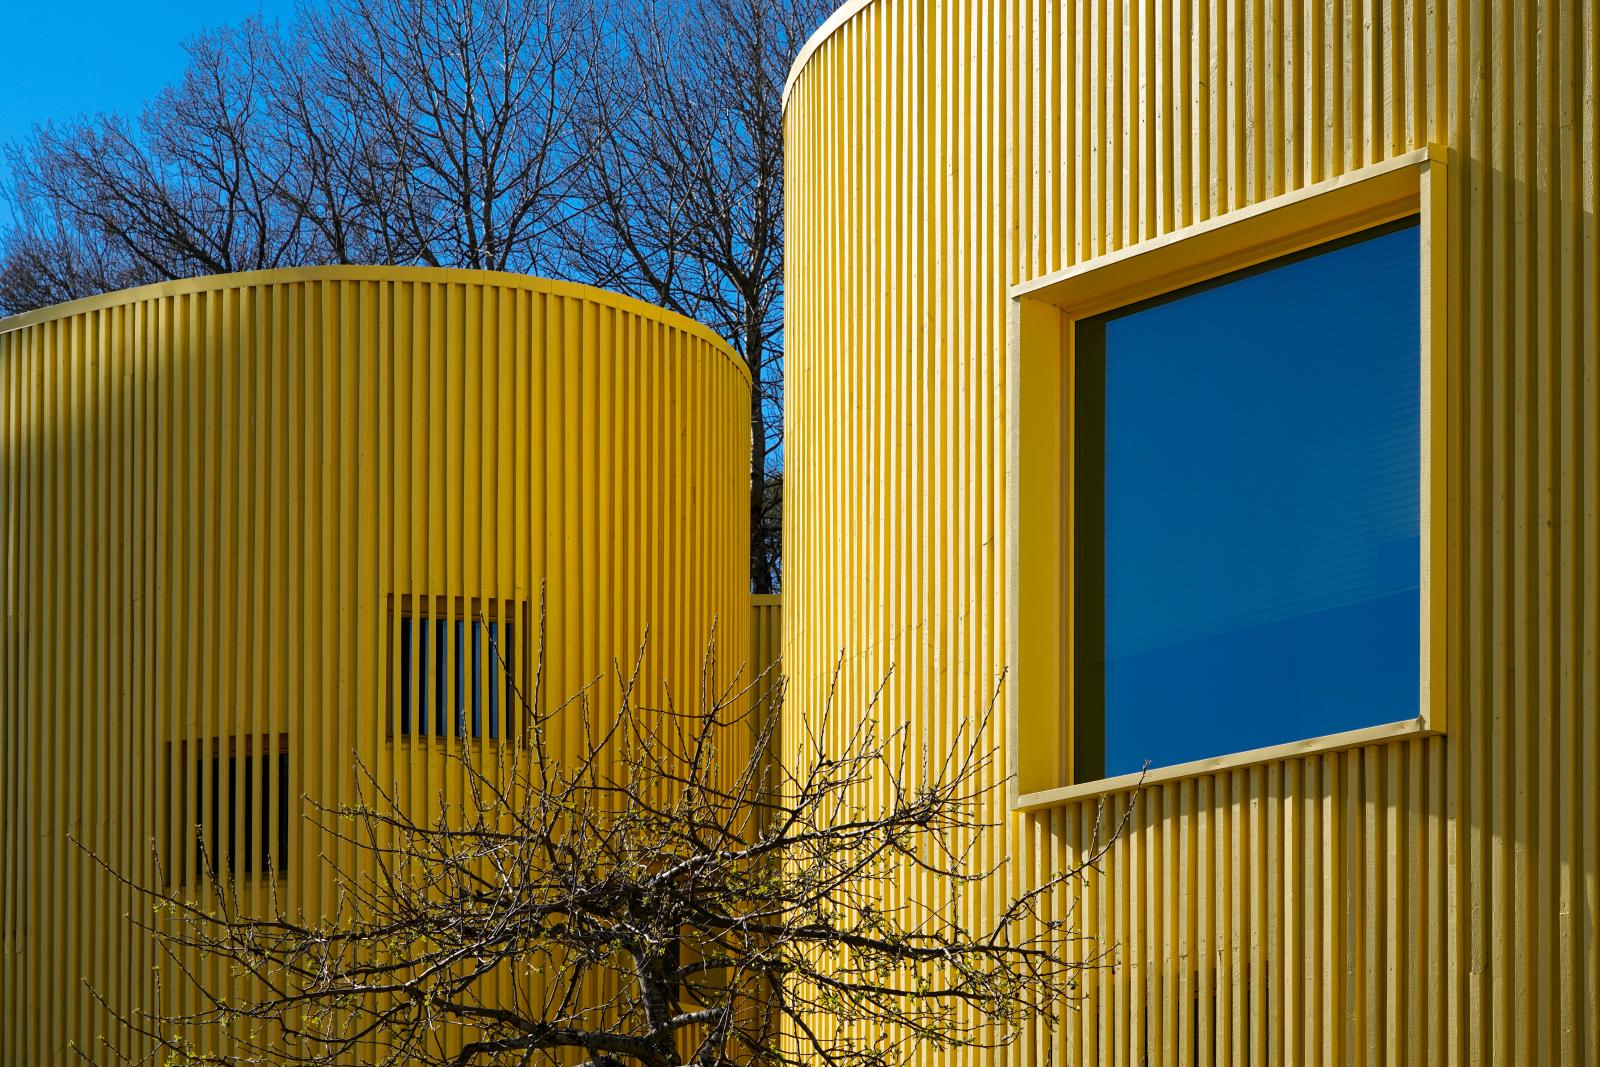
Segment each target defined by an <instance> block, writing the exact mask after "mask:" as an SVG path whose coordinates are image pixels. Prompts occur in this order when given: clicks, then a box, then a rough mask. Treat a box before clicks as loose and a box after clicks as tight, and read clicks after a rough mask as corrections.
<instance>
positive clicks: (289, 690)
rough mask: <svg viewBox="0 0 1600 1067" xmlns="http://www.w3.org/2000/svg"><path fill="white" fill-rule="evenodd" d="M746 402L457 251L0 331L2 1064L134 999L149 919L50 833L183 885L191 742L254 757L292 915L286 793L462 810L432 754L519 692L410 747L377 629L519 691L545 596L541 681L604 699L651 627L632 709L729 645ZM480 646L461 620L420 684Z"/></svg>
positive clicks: (479, 743)
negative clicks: (437, 664) (500, 650)
mask: <svg viewBox="0 0 1600 1067" xmlns="http://www.w3.org/2000/svg"><path fill="white" fill-rule="evenodd" d="M749 388H750V385H749V378H748V375H747V373H746V371H745V370H744V367H743V364H742V362H741V361H740V360H739V359H738V358H737V357H736V356H735V355H734V353H733V352H732V351H731V350H730V349H728V347H727V346H726V345H725V344H723V343H722V342H721V341H720V340H718V339H717V338H715V337H714V336H713V335H712V334H710V333H709V332H708V331H706V330H705V329H704V328H702V327H700V326H698V325H696V324H694V323H691V322H689V321H688V320H685V319H682V318H680V317H678V316H676V315H672V314H670V313H667V312H663V311H660V310H658V309H655V308H651V307H648V306H646V305H644V304H641V303H638V302H636V301H632V300H629V299H626V298H623V297H617V296H613V295H611V294H607V293H603V292H601V291H598V290H594V289H589V288H586V287H582V286H576V285H568V284H563V283H555V282H546V281H540V280H537V279H531V278H523V277H518V276H513V275H502V274H491V273H480V272H468V271H438V270H424V269H397V268H326V269H320V268H319V269H304V270H286V271H269V272H264V273H258V274H244V275H235V276H227V277H220V278H207V279H198V280H194V281H186V282H177V283H171V284H166V285H160V286H153V287H149V288H145V289H136V290H132V291H129V292H124V293H114V294H111V295H109V296H106V297H100V298H94V299H91V300H87V301H79V302H77V303H74V304H68V305H63V306H61V307H58V308H51V309H46V310H44V311H40V312H35V313H31V314H29V315H26V316H22V317H19V318H16V319H12V320H9V321H6V322H3V323H0V538H3V543H4V546H5V548H4V551H5V561H6V564H5V571H4V578H3V582H4V585H3V597H4V613H3V615H0V627H3V629H0V697H3V702H4V703H3V716H0V722H3V726H0V776H3V786H0V804H3V807H0V826H3V827H4V835H5V836H4V850H3V856H4V870H3V879H4V884H3V895H0V909H3V915H0V917H3V921H4V962H3V968H0V998H3V999H0V1019H3V1026H0V1062H3V1063H7V1064H23V1063H29V1064H34V1063H66V1062H69V1061H72V1060H73V1057H72V1056H71V1053H70V1052H69V1051H68V1043H69V1042H77V1043H78V1044H79V1045H80V1046H83V1047H85V1048H87V1049H93V1048H94V1042H95V1040H96V1038H97V1036H98V1035H101V1034H107V1035H113V1034H115V1032H116V1028H115V1027H114V1026H113V1025H112V1023H111V1020H110V1019H108V1018H107V1016H106V1014H105V1013H104V1012H103V1011H101V1010H100V1009H98V1008H97V1007H96V1004H95V1001H94V999H93V997H92V995H91V993H90V990H89V988H87V987H86V986H85V984H84V980H85V979H88V980H89V981H90V982H92V984H93V985H94V987H95V988H96V989H97V990H98V992H99V993H100V994H101V995H103V996H105V998H106V999H107V1000H108V1001H109V1002H110V1003H111V1004H113V1005H116V1006H118V1007H119V1008H124V1009H128V1010H132V1009H136V1008H139V1007H143V1006H147V1004H148V1001H147V1000H145V999H144V998H146V997H148V996H149V994H150V991H151V989H152V988H153V968H156V967H157V966H158V963H159V961H158V959H157V957H156V949H155V946H154V945H153V944H152V942H151V941H150V940H149V939H148V938H146V937H143V936H141V935H140V934H139V932H138V931H137V930H136V929H135V928H134V927H133V926H132V925H131V924H129V923H128V922H127V921H126V919H125V918H124V916H126V915H128V914H130V913H131V912H136V911H139V910H140V909H142V908H144V907H146V905H143V904H141V903H139V902H138V901H136V900H135V899H133V898H132V897H131V896H130V895H129V894H128V893H126V892H123V891H120V890H119V889H118V887H117V886H116V885H115V884H114V883H113V882H112V881H111V880H110V879H109V878H107V877H104V876H102V875H101V874H99V873H98V872H97V871H96V870H95V868H94V867H93V866H92V864H91V862H90V861H89V860H88V858H87V857H86V856H85V855H84V854H83V853H82V852H80V851H79V850H78V849H77V848H75V847H74V845H73V844H71V843H70V841H69V838H71V839H75V840H77V841H79V842H82V844H83V845H84V846H85V847H86V848H88V849H90V850H92V851H93V852H94V853H95V854H96V855H97V856H100V857H101V858H103V859H104V860H105V861H106V862H108V863H109V864H111V865H112V866H113V867H115V868H116V869H118V870H121V871H125V872H128V873H129V874H130V875H131V876H132V877H133V878H135V879H136V880H141V881H143V882H144V883H145V884H154V882H153V879H154V878H155V873H154V869H153V866H152V860H151V855H150V850H151V844H152V842H154V843H156V844H157V845H158V846H162V847H164V849H165V852H166V856H165V858H164V860H165V863H166V864H167V865H168V866H169V868H170V867H173V866H174V865H175V866H176V868H177V869H178V870H179V872H180V873H178V874H171V873H169V877H172V878H178V879H180V880H181V879H183V877H184V876H183V874H182V873H181V871H182V868H183V866H184V865H185V864H186V863H187V864H190V865H191V866H192V865H193V864H194V863H196V862H198V861H197V860H195V859H194V858H193V857H192V856H191V855H190V853H189V846H185V845H182V844H179V845H176V846H175V845H173V844H172V843H173V842H178V841H183V840H184V839H185V838H189V839H190V840H192V837H190V835H189V834H188V833H187V832H186V830H185V829H184V828H186V827H190V826H193V825H194V824H196V823H197V822H198V823H200V824H202V825H205V824H206V823H207V821H208V819H214V818H219V817H220V818H224V819H225V818H227V816H212V815H210V814H208V810H207V809H208V807H209V806H210V805H211V804H212V803H213V801H212V799H211V792H212V791H214V790H215V789H216V788H218V787H217V786H216V785H215V784H214V783H215V782H216V781H223V782H226V781H228V780H229V779H227V778H226V777H225V776H224V777H223V778H221V779H210V778H208V775H207V773H206V770H205V768H206V766H207V763H206V761H207V760H214V759H221V758H225V757H226V758H231V757H233V756H234V755H235V754H236V753H238V752H240V751H241V750H242V751H243V753H244V754H245V755H246V756H247V757H249V756H251V755H257V754H269V753H270V754H281V756H283V757H286V758H283V760H282V763H281V766H283V767H284V768H285V772H284V777H283V778H279V777H277V775H276V773H275V771H276V769H275V768H271V767H264V768H263V770H262V771H261V772H260V773H259V774H258V775H257V776H256V779H255V782H256V789H257V794H258V797H257V799H255V801H254V803H255V804H256V805H257V806H256V807H255V808H254V810H255V811H256V812H261V811H262V810H263V806H264V808H265V811H266V813H267V815H268V817H269V819H270V821H271V825H270V826H269V827H268V828H267V829H266V831H265V834H264V836H265V837H266V838H267V839H268V840H271V841H276V840H277V839H278V836H279V834H280V833H283V834H286V836H287V845H288V853H287V856H286V857H284V860H283V862H284V865H285V866H286V867H287V870H286V871H284V872H283V875H282V877H283V878H284V880H285V881H284V890H283V892H284V900H285V902H286V906H287V907H289V908H290V909H291V911H292V910H294V909H297V908H303V909H305V911H306V912H307V913H309V914H312V915H316V914H330V913H331V908H332V906H333V901H332V900H331V882H330V879H329V878H328V877H327V876H326V867H325V861H324V860H323V859H322V858H321V857H322V856H323V855H324V854H326V853H328V851H329V850H330V849H333V848H335V847H341V846H336V845H335V844H334V843H331V842H329V841H326V840H317V839H316V835H315V834H313V833H311V832H309V831H308V829H307V826H306V824H305V823H304V822H303V821H302V820H301V818H300V816H301V805H300V803H299V800H298V798H299V797H300V795H301V794H302V793H304V794H307V795H309V796H310V797H312V798H314V799H316V800H319V801H322V802H337V801H339V800H348V799H350V798H351V797H352V789H353V779H354V774H355V771H354V764H355V761H356V760H360V761H361V762H362V763H364V764H365V765H367V766H369V767H371V768H374V769H375V771H376V773H377V775H378V778H379V780H380V781H382V782H385V783H388V784H389V785H391V786H392V787H393V788H395V789H396V790H397V791H398V792H397V795H398V796H400V797H402V798H406V799H409V800H410V801H411V802H413V803H417V804H427V803H430V802H434V803H436V802H437V800H436V798H438V797H440V796H443V797H445V798H447V799H454V800H456V801H459V800H461V799H462V797H461V796H460V795H459V794H460V793H461V789H462V783H461V781H460V780H459V779H460V775H459V773H458V772H457V771H456V770H455V769H454V768H452V767H450V765H449V764H448V763H447V761H446V759H445V753H446V752H447V751H451V750H454V749H456V748H458V747H459V746H462V745H469V746H475V747H477V748H478V749H479V750H480V751H481V752H487V750H488V749H489V748H490V747H491V746H493V745H495V744H496V743H498V742H499V741H503V740H504V739H505V738H506V737H508V736H512V735H514V733H515V730H516V728H517V723H518V722H519V717H518V714H517V711H516V709H515V708H514V707H513V704H512V700H511V697H510V695H509V693H508V692H507V690H506V689H504V688H499V686H500V683H499V682H498V680H497V679H496V675H495V672H493V671H489V672H488V677H489V678H490V681H489V683H488V684H489V687H490V688H491V689H495V688H499V692H498V694H497V696H496V697H491V698H490V701H489V703H488V709H489V710H488V714H489V715H490V716H492V717H491V718H490V719H489V723H495V722H496V719H498V723H497V724H496V726H493V727H491V726H489V725H488V724H484V726H482V727H480V726H479V725H478V723H477V721H476V720H475V721H474V724H473V726H472V728H471V729H466V728H453V727H450V726H448V725H447V726H446V728H445V729H444V730H442V731H436V732H435V733H433V734H432V735H431V736H419V735H417V733H416V732H415V731H417V730H420V724H419V722H418V720H419V719H420V718H421V716H422V714H423V711H422V709H423V708H424V707H428V706H430V705H427V704H426V703H425V700H426V698H425V697H424V696H422V695H421V694H423V693H425V692H426V691H427V686H426V684H424V685H422V686H421V687H417V686H409V685H408V680H407V679H404V678H402V677H401V669H400V666H399V664H400V663H401V662H403V661H404V659H405V656H404V653H403V652H401V654H399V655H397V654H396V653H397V650H399V649H402V648H403V647H404V646H403V645H401V644H400V642H401V641H402V640H403V639H402V638H401V637H400V636H399V627H400V623H399V621H398V620H400V619H404V618H412V619H413V620H415V619H416V618H418V617H426V616H427V614H429V613H432V614H433V617H434V620H435V626H436V632H437V628H438V627H439V626H440V625H441V623H442V622H444V621H448V622H449V623H450V624H452V625H462V626H465V625H471V622H470V621H469V620H473V619H484V620H497V622H498V624H499V628H498V629H497V630H495V631H491V633H498V634H499V636H500V638H501V640H502V641H503V642H504V643H505V644H506V646H507V649H508V651H509V650H510V649H512V648H514V649H515V650H516V652H515V659H516V660H517V662H515V663H513V664H512V667H513V673H514V674H515V676H516V680H517V681H518V683H519V685H524V686H525V685H526V684H527V681H528V669H529V665H530V663H531V662H532V659H533V657H534V656H535V655H536V654H537V648H536V647H535V645H536V638H537V630H538V626H539V615H540V602H541V597H542V598H543V602H544V604H545V607H546V612H547V616H548V617H547V620H546V622H545V629H546V639H545V648H544V664H545V666H544V670H545V674H544V679H543V692H544V694H546V697H547V700H550V699H556V698H557V697H562V696H566V695H570V694H572V693H574V692H576V691H577V690H578V689H579V688H580V687H581V686H583V685H585V684H586V683H588V682H590V681H591V680H593V679H595V678H596V677H597V676H598V677H600V678H601V679H602V682H601V684H600V685H599V686H598V687H597V689H596V690H595V693H596V702H597V703H598V702H601V701H604V700H606V699H610V698H611V696H612V695H613V694H612V691H611V688H610V687H608V686H607V685H606V684H605V682H604V679H605V678H607V677H609V672H610V671H611V666H612V658H613V657H616V658H617V659H619V660H621V661H623V662H624V663H631V662H632V660H633V657H634V655H635V653H636V651H637V650H638V647H639V644H640V641H641V639H642V638H643V637H644V634H645V629H646V627H649V628H650V633H651V645H650V649H649V652H648V656H647V660H646V665H645V670H644V671H643V673H642V675H641V678H642V679H643V680H644V682H645V684H646V686H647V687H648V688H647V689H646V690H644V692H653V693H654V694H655V698H656V699H660V687H661V684H662V683H663V682H669V681H671V682H675V683H676V684H675V685H674V691H675V692H684V693H693V692H695V691H696V688H695V686H696V685H697V684H698V680H699V678H700V667H701V662H702V657H703V654H704V651H705V641H706V639H707V638H708V637H709V635H710V633H711V630H712V627H713V625H714V624H718V634H719V636H718V660H719V662H720V663H722V664H726V665H730V666H728V667H726V668H724V669H725V670H727V671H730V672H731V671H732V670H733V667H732V666H731V665H738V664H742V663H743V662H744V661H745V659H746V657H747V655H748V651H749V641H750V640H751V634H752V622H751V618H750V611H751V607H750V598H749V594H748V592H747V585H746V582H747V574H748V563H747V559H748V556H747V551H748V549H747V545H748V521H749V518H748V516H749V504H748V485H749V483H748V475H749V437H748V433H749V431H748V426H749V417H748V416H749V403H750V401H749ZM766 610H767V612H768V614H774V615H775V609H766ZM487 625H488V624H487V622H485V626H486V627H487ZM513 629H514V630H515V631H516V632H517V636H516V637H512V636H511V633H512V631H513ZM755 630H756V632H764V631H762V628H761V627H759V626H756V627H755ZM459 632H462V631H458V633H459ZM441 647H443V646H441ZM481 654H482V653H481V652H475V651H473V650H472V646H469V645H465V644H462V643H461V639H460V638H459V636H458V637H457V638H456V639H455V640H453V641H451V642H450V643H449V646H448V650H447V659H448V665H447V666H446V667H445V670H446V672H448V673H450V674H452V675H454V676H455V677H456V678H457V680H458V684H459V680H460V678H461V677H463V676H462V675H460V674H459V673H458V672H460V671H462V670H463V669H464V668H462V667H461V664H460V659H461V657H462V656H464V655H478V656H481ZM419 658H420V657H419ZM480 662H481V660H480ZM413 669H416V668H415V667H413ZM406 689H409V692H410V693H411V694H412V698H411V699H412V700H413V701H414V703H412V704H411V708H412V716H413V717H412V726H411V727H405V726H403V725H402V724H401V723H400V721H399V719H398V714H399V712H398V711H397V705H398V704H400V703H401V701H399V700H397V698H396V693H397V692H401V691H404V690H406ZM460 699H461V698H460V697H459V696H458V697H457V700H458V701H459V700H460ZM472 699H473V701H474V704H473V708H474V711H473V714H474V715H476V714H477V713H478V704H477V703H476V700H477V698H476V697H473V698H472ZM442 702H443V701H442V700H441V703H442ZM457 706H458V707H459V706H460V705H459V704H458V705H457ZM569 726H570V727H571V732H570V734H569V736H568V737H566V739H565V742H564V743H565V745H566V747H567V748H571V747H574V746H575V745H576V744H577V739H578V732H577V731H578V726H577V723H576V722H575V721H574V722H571V723H569ZM491 732H493V733H495V734H497V735H498V737H497V739H496V740H491V738H490V734H491ZM196 767H198V768H199V769H198V770H197V769H195V768H196ZM213 773H215V772H213ZM273 791H278V792H279V793H281V795H283V796H285V797H287V798H290V799H291V801H292V804H291V805H290V806H289V807H288V808H287V809H286V810H287V812H288V818H287V820H282V819H281V816H280V812H279V810H278V807H277V794H275V793H273ZM262 794H265V795H262ZM234 800H235V801H237V800H238V797H237V795H236V796H235V797H234ZM215 810H220V811H229V810H234V811H235V812H236V813H235V814H234V815H233V816H232V818H234V819H236V820H242V819H244V818H245V816H244V815H243V814H241V812H243V811H247V810H249V809H247V808H244V807H243V805H242V804H238V805H234V806H230V804H229V799H228V798H226V797H224V798H223V800H222V805H221V807H220V808H219V809H215ZM281 822H286V823H287V826H286V828H285V829H281V830H280V823H281ZM223 831H224V833H223V840H230V839H229V838H228V836H227V835H228V833H230V832H231V833H233V834H235V835H237V834H238V833H239V832H240V831H241V828H240V827H239V826H238V825H235V826H234V827H233V828H232V829H231V831H230V830H229V829H228V828H223ZM208 832H210V831H208ZM344 847H345V851H346V853H347V854H346V856H345V859H346V860H347V861H348V859H349V856H348V851H349V850H348V847H347V846H344ZM274 862H275V863H276V862H278V861H277V858H276V857H274ZM246 882H247V883H248V882H249V879H248V878H247V879H246ZM259 889H260V881H259V880H257V882H256V883H255V885H254V887H253V888H250V887H249V886H248V885H247V893H248V892H255V893H256V897H255V898H254V899H257V900H258V901H259V898H260V893H259ZM197 891H203V889H200V888H197ZM209 966H210V967H212V968H215V966H216V965H215V963H211V964H209ZM165 977H166V989H167V992H168V994H169V995H170V994H171V992H172V990H173V989H174V988H175V982H174V975H173V973H172V972H171V970H170V968H169V969H168V970H167V973H166V975H165ZM205 978H206V979H207V981H208V982H211V983H216V982H222V981H226V976H224V975H221V974H218V973H212V972H206V974H205ZM213 988H217V986H215V985H213ZM168 1007H169V1008H170V1007H171V1004H170V1002H169V1004H168Z"/></svg>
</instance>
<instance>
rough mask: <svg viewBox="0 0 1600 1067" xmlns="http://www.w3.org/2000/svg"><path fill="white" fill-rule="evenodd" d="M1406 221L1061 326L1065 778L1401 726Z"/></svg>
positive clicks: (1407, 591) (1414, 402)
mask: <svg viewBox="0 0 1600 1067" xmlns="http://www.w3.org/2000/svg"><path fill="white" fill-rule="evenodd" d="M1419 276H1420V264H1419V234H1418V226H1417V221H1416V219H1415V218H1412V219H1408V220H1402V221H1400V222H1396V223H1391V224H1389V225H1386V226H1382V227H1380V228H1377V229H1370V230H1366V231H1363V232H1361V233H1358V234H1356V235H1354V236H1351V237H1346V238H1344V239H1341V240H1339V241H1336V242H1333V243H1330V244H1323V245H1319V246H1315V247H1313V248H1311V249H1308V250H1306V251H1303V252H1300V253H1297V254H1295V255H1293V256H1289V257H1286V258H1279V259H1274V260H1270V261H1268V262H1266V263H1264V264H1260V265H1257V266H1254V267H1251V268H1250V269H1248V270H1244V271H1238V272H1235V273H1231V274H1226V275H1224V276H1222V277H1219V278H1214V279H1211V280H1209V281H1207V282H1205V283H1203V284H1200V285H1194V286H1190V287H1188V288H1184V289H1180V290H1178V291H1176V292H1172V293H1168V294H1166V295H1164V296H1162V297H1160V298H1158V299H1154V300H1148V301H1145V302H1142V303H1139V304H1135V305H1132V306H1126V307H1121V308H1118V309H1116V310H1114V311H1111V312H1109V313H1105V314H1100V315H1096V316H1094V317H1090V318H1083V319H1079V320H1077V321H1076V322H1075V323H1074V324H1073V326H1072V329H1073V330H1074V337H1073V350H1074V358H1073V365H1072V367H1071V368H1070V371H1069V373H1070V374H1071V375H1072V390H1071V396H1072V398H1073V399H1072V405H1073V410H1072V426H1073V434H1072V436H1073V447H1072V451H1071V455H1072V459H1071V463H1072V465H1073V471H1072V478H1073V483H1074V486H1075V489H1074V492H1073V500H1074V508H1073V512H1072V530H1073V537H1072V558H1071V566H1072V570H1073V575H1074V582H1073V595H1072V599H1073V603H1072V608H1071V610H1072V612H1073V616H1074V619H1075V621H1076V625H1075V626H1074V628H1073V631H1072V644H1073V647H1072V649H1071V654H1072V655H1073V657H1074V662H1075V670H1074V671H1073V674H1072V702H1073V706H1074V708H1075V714H1074V717H1073V730H1074V739H1073V742H1074V743H1073V745H1072V751H1073V753H1074V754H1075V758H1074V763H1075V766H1074V768H1073V777H1074V779H1075V780H1077V781H1080V782H1082V781H1086V780H1092V779H1098V778H1103V777H1106V776H1115V775H1121V774H1127V773H1133V772H1138V771H1140V770H1141V769H1143V768H1145V767H1147V766H1149V767H1164V766H1170V765H1174V764H1181V763H1188V762H1192V761H1195V760H1202V759H1208V758H1211V757H1217V756H1223V755H1227V754H1230V753H1237V752H1243V751H1247V750H1252V749H1260V748H1264V747H1269V746H1274V745H1279V744H1283V743H1287V742H1291V741H1298V740H1303V739H1306V738H1315V737H1320V736H1323V735H1329V734H1336V733H1341V732H1344V731H1350V730H1357V729H1360V728H1363V727H1368V726H1374V725H1378V724H1385V723H1391V722H1396V721H1400V720H1406V719H1412V718H1415V717H1416V716H1417V715H1418V714H1419V707H1418V704H1419V696H1418V694H1419V670H1420V662H1421V656H1420V654H1419V653H1420V641H1421V636H1420V635H1421V619H1420V614H1421V588H1420V587H1421V558H1422V552H1421V544H1420V540H1419V538H1420V533H1421V529H1420V501H1421V496H1422V492H1421V471H1422V463H1421V456H1420V442H1421V439H1422V433H1421V425H1420V412H1421V410H1422V405H1421V400H1420V390H1421V376H1420V373H1419V360H1418V350H1419V344H1420V338H1419V332H1420V322H1421V315H1420V309H1419V300H1420V299H1421V298H1420V294H1419V285H1418V279H1419Z"/></svg>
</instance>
